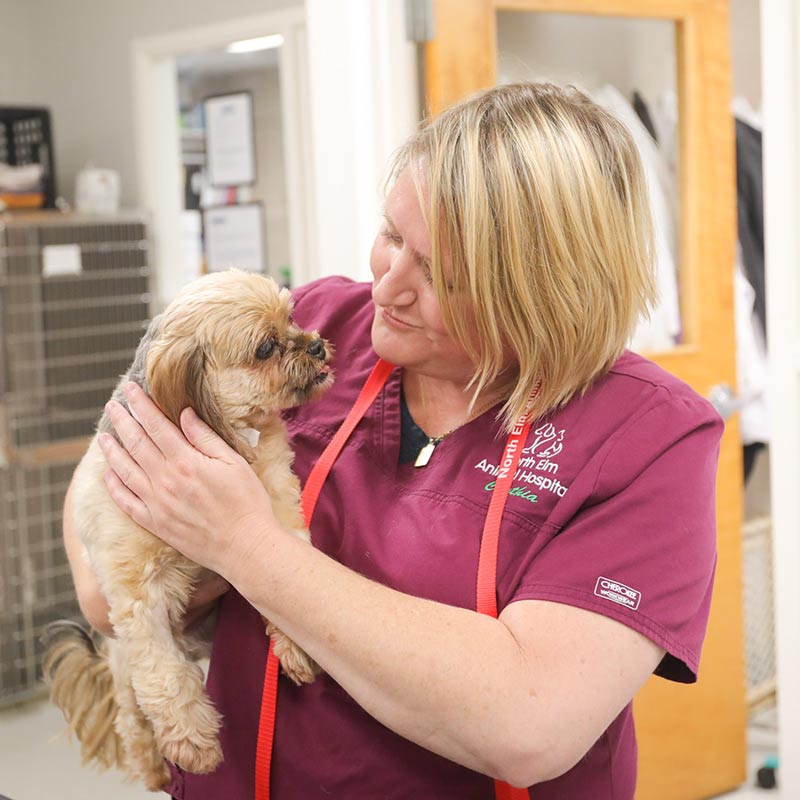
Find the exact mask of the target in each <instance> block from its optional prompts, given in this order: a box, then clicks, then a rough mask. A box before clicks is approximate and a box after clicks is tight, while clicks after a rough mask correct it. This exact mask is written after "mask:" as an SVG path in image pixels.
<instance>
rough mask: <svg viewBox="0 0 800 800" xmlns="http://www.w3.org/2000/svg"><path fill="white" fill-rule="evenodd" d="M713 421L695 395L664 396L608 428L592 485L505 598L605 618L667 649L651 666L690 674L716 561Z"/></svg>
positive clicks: (718, 426) (718, 425)
mask: <svg viewBox="0 0 800 800" xmlns="http://www.w3.org/2000/svg"><path fill="white" fill-rule="evenodd" d="M722 429H723V423H722V420H721V419H720V417H719V415H717V414H716V412H715V411H714V410H713V409H712V408H711V407H710V406H709V405H708V404H707V403H706V402H705V401H704V400H702V399H701V398H699V397H691V398H679V399H677V400H675V399H672V398H670V400H668V401H666V402H662V403H661V404H660V405H658V406H656V407H655V408H654V409H652V410H650V411H649V412H648V413H646V414H645V415H643V416H642V417H640V418H639V419H638V420H637V422H636V424H635V425H630V426H629V427H628V429H627V430H626V431H624V432H622V433H621V434H620V435H618V436H615V437H613V439H614V441H613V442H612V441H609V443H608V454H607V456H606V457H605V458H604V459H603V460H602V462H601V465H600V467H599V469H598V473H597V477H596V480H595V482H594V490H593V491H592V492H591V493H590V494H589V496H588V497H587V498H586V499H585V502H584V503H583V504H582V505H581V507H580V509H579V510H578V511H577V513H575V514H574V515H573V516H572V518H571V519H569V520H566V521H565V522H564V523H563V524H562V526H561V528H560V530H559V532H558V533H557V535H555V536H554V537H553V538H552V540H551V541H550V542H548V544H547V545H546V546H545V547H544V548H543V549H542V550H541V551H540V552H539V553H538V554H537V555H536V557H535V558H532V559H531V561H530V563H529V564H528V565H527V566H526V567H525V568H524V571H523V574H522V576H521V580H520V581H519V582H518V584H517V590H516V591H515V592H514V594H513V596H512V599H511V602H514V601H517V600H551V601H555V602H562V603H568V604H570V605H574V606H579V607H581V608H586V609H588V610H590V611H594V612H597V613H599V614H603V615H605V616H608V617H612V618H614V619H616V620H618V621H620V622H622V623H624V624H626V625H628V626H630V627H632V628H634V629H635V630H637V631H639V632H640V633H642V634H643V635H645V636H647V637H648V638H649V639H651V640H652V641H654V642H656V643H657V644H658V645H660V646H661V647H663V648H664V649H665V650H666V653H667V654H666V656H665V657H664V659H663V660H662V662H661V663H660V665H659V666H658V668H657V669H656V674H657V675H661V676H663V677H665V678H668V679H670V680H674V681H679V682H683V683H692V682H694V681H695V680H696V679H697V670H698V662H699V659H700V651H701V647H702V642H703V638H704V636H705V630H706V625H707V622H708V613H709V607H710V602H711V590H712V583H713V576H714V568H715V564H716V519H715V516H716V508H715V484H716V471H717V460H718V456H719V441H720V437H721V435H722Z"/></svg>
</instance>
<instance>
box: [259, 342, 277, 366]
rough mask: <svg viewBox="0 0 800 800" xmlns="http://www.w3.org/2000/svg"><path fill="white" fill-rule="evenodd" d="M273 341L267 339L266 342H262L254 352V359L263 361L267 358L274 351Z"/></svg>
mask: <svg viewBox="0 0 800 800" xmlns="http://www.w3.org/2000/svg"><path fill="white" fill-rule="evenodd" d="M275 344H276V342H275V340H274V339H267V341H266V342H262V343H261V344H260V345H259V346H258V350H256V358H257V359H258V360H259V361H264V360H266V359H267V358H269V357H270V356H271V355H272V353H273V352H274V350H275Z"/></svg>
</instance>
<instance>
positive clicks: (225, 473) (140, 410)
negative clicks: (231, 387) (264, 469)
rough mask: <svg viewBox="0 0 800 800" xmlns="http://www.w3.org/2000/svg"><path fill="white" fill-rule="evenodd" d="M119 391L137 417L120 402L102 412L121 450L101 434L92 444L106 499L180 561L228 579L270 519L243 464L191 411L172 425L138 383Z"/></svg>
mask: <svg viewBox="0 0 800 800" xmlns="http://www.w3.org/2000/svg"><path fill="white" fill-rule="evenodd" d="M125 394H126V396H127V398H128V402H129V403H130V407H131V409H132V411H133V413H134V414H135V415H136V417H137V419H138V420H139V421H137V419H134V418H133V416H131V414H129V413H128V412H127V411H126V410H125V409H124V408H123V407H122V406H121V405H120V404H118V403H115V402H110V403H109V404H108V405H107V406H106V412H107V413H108V415H109V418H110V419H111V422H112V424H113V425H114V429H115V430H116V432H117V434H118V435H119V437H120V439H121V440H122V443H123V444H124V448H123V447H120V445H119V443H118V442H117V441H116V440H115V439H114V437H113V436H111V435H109V434H101V435H100V437H99V443H100V447H101V448H102V450H103V454H104V455H105V457H106V460H107V461H108V464H109V466H110V467H111V469H110V470H109V471H108V472H107V473H106V475H105V479H106V485H107V487H108V491H109V493H110V494H111V497H112V499H113V500H114V502H115V503H116V504H117V505H118V506H119V507H120V508H121V509H122V510H123V511H124V512H125V513H126V514H128V516H130V517H131V519H133V520H134V521H135V522H137V523H138V524H139V525H141V526H142V527H143V528H146V529H147V530H149V531H151V532H152V533H154V534H155V535H156V536H158V537H159V538H160V539H163V540H164V541H165V542H166V543H167V544H170V545H172V546H173V547H174V548H175V549H176V550H178V551H180V552H181V553H183V554H184V555H185V556H186V557H187V558H190V559H192V560H193V561H195V562H197V563H198V564H201V565H202V566H205V567H208V568H209V569H211V570H212V571H214V572H216V573H218V574H219V575H221V576H223V577H224V578H225V579H227V580H229V581H231V582H232V583H233V582H234V581H233V580H231V579H232V577H233V576H234V575H235V574H236V571H237V568H240V567H243V566H246V565H247V564H248V563H249V562H250V561H251V560H252V559H253V556H254V554H255V552H256V550H257V549H258V548H259V547H260V546H262V545H263V544H264V542H263V534H264V530H265V527H268V526H269V523H270V522H272V523H273V524H277V523H275V519H274V516H273V514H272V505H271V503H270V500H269V496H268V494H267V492H266V490H265V489H264V487H263V486H262V484H261V482H260V481H259V479H258V477H257V476H256V474H255V472H253V470H252V469H251V468H250V465H249V464H248V463H247V462H246V461H245V460H244V459H243V458H242V457H241V456H240V455H239V454H238V453H237V452H236V451H235V450H233V449H232V448H230V447H229V446H228V445H227V444H226V443H225V442H224V441H223V440H222V439H221V438H220V437H219V436H217V435H216V433H214V431H212V430H211V428H209V427H208V426H207V425H206V424H205V423H204V422H203V421H202V420H201V419H200V418H199V417H198V416H197V415H196V414H195V413H194V411H193V410H192V409H190V408H186V409H184V410H183V412H182V414H181V419H180V424H181V428H180V429H178V428H177V427H176V426H175V425H173V424H172V423H171V422H170V421H169V419H167V417H165V416H164V414H162V413H161V410H160V409H159V408H158V407H157V406H156V404H155V403H154V402H153V401H152V400H151V399H150V398H149V397H148V396H147V395H146V394H145V392H144V391H143V390H142V389H141V387H139V386H137V385H136V384H133V383H129V384H128V385H127V386H126V387H125Z"/></svg>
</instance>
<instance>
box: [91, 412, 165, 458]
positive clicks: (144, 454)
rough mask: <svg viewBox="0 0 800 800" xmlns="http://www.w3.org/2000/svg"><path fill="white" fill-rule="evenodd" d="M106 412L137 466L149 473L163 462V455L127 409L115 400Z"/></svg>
mask: <svg viewBox="0 0 800 800" xmlns="http://www.w3.org/2000/svg"><path fill="white" fill-rule="evenodd" d="M105 410H106V414H108V418H109V419H110V420H111V424H112V425H113V426H114V430H115V431H116V432H117V436H119V438H120V441H121V442H122V445H123V447H124V448H125V450H126V451H127V452H128V454H129V455H130V457H131V458H132V459H133V460H134V461H135V462H136V463H137V464H139V465H140V466H141V467H143V468H144V469H145V470H146V471H147V472H149V471H150V470H151V469H153V468H154V467H155V466H157V465H158V464H160V463H161V462H163V460H164V456H163V454H162V453H161V451H160V450H159V449H158V447H156V446H155V445H154V444H153V442H152V440H151V439H150V437H149V436H148V435H147V433H146V432H145V429H144V428H143V427H142V425H140V424H139V422H137V420H136V419H134V417H133V416H132V415H131V413H130V412H129V411H128V409H127V408H125V407H124V406H122V405H121V404H120V403H117V402H116V401H115V400H109V402H108V403H106V409H105ZM112 439H113V437H112ZM115 444H116V442H115Z"/></svg>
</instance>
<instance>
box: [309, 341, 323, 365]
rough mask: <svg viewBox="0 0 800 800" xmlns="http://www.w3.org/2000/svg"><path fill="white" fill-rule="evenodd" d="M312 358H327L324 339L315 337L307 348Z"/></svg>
mask: <svg viewBox="0 0 800 800" xmlns="http://www.w3.org/2000/svg"><path fill="white" fill-rule="evenodd" d="M306 353H308V354H309V355H310V356H311V357H312V358H318V359H319V360H320V361H323V360H324V359H325V342H324V341H322V339H314V341H313V342H311V344H310V345H309V346H308V347H307V348H306Z"/></svg>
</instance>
